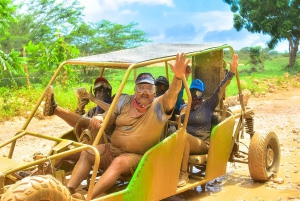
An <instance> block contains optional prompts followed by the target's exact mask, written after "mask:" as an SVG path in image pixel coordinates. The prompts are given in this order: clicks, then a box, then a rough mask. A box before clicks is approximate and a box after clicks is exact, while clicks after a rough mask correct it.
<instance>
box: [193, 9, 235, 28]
mask: <svg viewBox="0 0 300 201" xmlns="http://www.w3.org/2000/svg"><path fill="white" fill-rule="evenodd" d="M191 17H192V18H193V22H194V24H195V25H196V24H198V26H199V25H201V26H203V27H205V28H206V30H207V31H214V30H228V29H230V28H231V27H232V13H231V12H221V11H210V12H201V13H195V14H193V16H191Z"/></svg>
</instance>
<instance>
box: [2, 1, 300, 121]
mask: <svg viewBox="0 0 300 201" xmlns="http://www.w3.org/2000/svg"><path fill="white" fill-rule="evenodd" d="M17 2H19V3H17ZM224 2H225V3H228V4H229V5H230V6H231V8H232V11H233V12H235V13H236V14H235V17H234V19H235V20H234V27H235V28H236V29H237V30H241V29H242V28H246V29H247V30H248V31H250V32H261V31H262V32H264V33H266V34H269V35H270V36H271V41H270V43H269V47H270V48H273V47H275V45H276V44H277V42H278V41H280V40H284V39H287V40H289V44H290V48H291V53H290V54H289V53H283V54H281V53H278V52H276V51H272V50H271V49H269V48H265V49H262V48H261V47H259V46H258V47H245V48H243V49H241V50H239V51H237V53H238V54H239V58H240V64H244V65H241V66H240V68H239V72H240V73H239V74H240V80H241V84H242V87H243V88H246V89H248V90H250V91H251V92H252V94H262V93H267V92H268V91H269V90H270V88H274V90H278V89H282V88H287V87H288V86H293V87H298V86H299V81H298V80H297V79H298V78H297V77H294V76H295V75H297V72H298V71H299V68H300V63H299V60H298V61H297V59H296V57H297V56H298V57H299V53H298V55H297V51H298V45H299V34H298V32H299V31H298V26H295V22H296V21H295V20H297V19H298V16H299V9H298V7H297V5H298V4H297V2H296V1H290V2H291V3H290V4H289V3H288V2H287V1H283V0H280V1H278V2H279V3H277V4H276V5H275V4H274V5H273V3H272V2H271V3H270V5H268V6H265V5H263V6H261V5H260V4H261V3H264V2H259V1H254V0H249V1H248V0H247V1H246V0H243V1H232V0H224ZM247 6H250V9H244V7H247ZM0 8H2V9H0V18H1V20H0V44H1V45H0V94H1V95H0V121H5V120H8V119H10V118H12V117H14V116H24V117H26V116H27V115H28V114H29V112H30V110H31V109H32V108H33V107H34V105H35V103H36V102H37V100H38V98H39V97H40V96H41V94H42V93H43V90H44V88H45V86H46V85H47V83H48V82H49V80H50V78H51V76H52V75H53V73H54V71H55V70H56V69H57V67H58V65H59V64H60V63H61V62H63V61H65V60H66V59H70V58H77V57H81V56H86V55H94V54H99V53H106V52H110V51H115V50H121V49H126V48H133V47H137V46H140V45H143V44H145V43H147V42H150V41H149V40H148V39H147V38H146V36H147V34H146V33H145V32H143V31H142V30H138V29H136V28H135V27H136V26H137V24H136V23H135V22H132V23H130V24H128V25H122V24H115V23H112V22H110V21H107V20H103V21H100V22H93V23H90V22H84V21H83V13H82V11H83V7H82V6H81V5H80V3H79V1H78V0H68V1H64V2H61V1H57V0H25V1H22V2H20V1H13V0H4V1H1V2H0ZM259 9H265V10H262V11H260V10H259ZM24 10H26V12H22V11H24ZM272 10H280V12H277V13H276V15H275V14H274V13H273V14H272V16H273V15H274V16H273V17H267V18H266V17H265V16H268V15H269V14H270V12H271V11H272ZM244 11H246V13H244ZM248 12H249V13H248ZM247 14H251V15H247ZM248 16H249V18H247V17H248ZM251 16H254V17H255V18H251ZM256 16H257V17H256ZM282 16H283V17H284V18H282ZM257 21H258V23H257ZM283 22H284V23H283ZM274 23H275V25H273V24H274ZM277 24H281V25H282V26H277ZM246 25H248V26H246ZM269 27H278V29H272V30H269ZM287 30H288V32H287ZM116 33H118V34H116ZM297 34H298V35H297ZM230 57H231V56H230V54H229V52H225V60H226V61H230V60H231V58H230ZM286 67H289V68H286ZM149 68H151V70H149ZM147 71H150V72H151V73H152V74H153V75H154V77H157V76H159V75H165V69H164V68H155V67H146V68H143V69H138V70H137V72H136V73H137V74H138V73H140V72H147ZM169 72H171V70H170V69H169ZM97 75H99V71H95V70H94V69H93V68H92V67H89V68H88V67H84V68H79V67H76V68H73V67H71V66H65V67H64V69H63V70H62V72H61V74H59V76H58V78H57V82H56V83H55V84H54V87H55V95H56V99H57V102H58V103H59V105H60V106H62V107H64V108H66V109H69V110H72V111H74V110H75V108H76V106H77V105H76V103H77V100H76V97H75V93H74V89H76V88H77V87H87V88H89V86H91V85H93V80H94V79H95V77H96V76H97ZM123 76H124V72H120V71H118V70H109V72H105V77H106V78H107V79H108V80H109V81H110V83H111V85H112V86H113V93H115V92H116V90H117V89H118V88H119V85H120V82H121V80H122V78H123ZM133 80H134V75H133V73H132V75H130V78H129V82H128V83H127V84H126V86H125V89H124V91H123V92H124V93H128V94H131V93H133V85H134V82H133ZM253 81H255V82H253ZM58 82H59V83H60V84H58ZM189 82H191V80H189ZM257 83H259V84H257ZM235 89H236V86H235V82H234V81H233V82H232V84H231V85H230V86H229V87H228V92H227V95H235V94H236V93H237V91H236V90H235ZM63 92H64V93H63ZM65 92H67V95H65ZM62 94H64V95H62ZM92 106H93V104H92V103H90V104H89V105H88V107H92ZM87 109H88V108H87ZM36 115H37V116H38V117H40V118H43V115H41V112H40V113H39V114H36Z"/></svg>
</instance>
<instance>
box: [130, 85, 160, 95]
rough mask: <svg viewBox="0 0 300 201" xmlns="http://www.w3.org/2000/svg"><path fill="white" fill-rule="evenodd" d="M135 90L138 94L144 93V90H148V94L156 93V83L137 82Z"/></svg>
mask: <svg viewBox="0 0 300 201" xmlns="http://www.w3.org/2000/svg"><path fill="white" fill-rule="evenodd" d="M134 90H135V92H136V93H138V94H142V93H144V91H146V92H147V93H148V94H155V85H152V84H137V85H135V88H134Z"/></svg>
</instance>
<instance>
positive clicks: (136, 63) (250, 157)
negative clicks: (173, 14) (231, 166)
mask: <svg viewBox="0 0 300 201" xmlns="http://www.w3.org/2000/svg"><path fill="white" fill-rule="evenodd" d="M226 50H228V52H230V53H231V54H233V53H234V51H233V49H232V47H231V46H229V45H210V44H208V45H203V44H152V45H146V46H142V47H137V48H133V49H127V50H121V51H115V52H111V53H107V54H100V55H94V56H88V57H81V58H77V59H70V60H67V61H65V62H63V63H61V64H60V66H59V67H58V68H57V70H56V72H55V73H54V75H53V77H52V78H51V80H50V81H49V83H48V85H47V87H46V89H47V88H48V87H49V86H50V85H52V84H53V83H54V81H55V79H56V78H57V76H58V75H59V72H60V71H61V70H62V69H63V68H64V66H65V65H71V66H77V67H84V66H89V67H92V68H95V69H99V74H100V75H104V76H109V75H106V74H105V73H106V72H107V71H106V70H107V69H123V70H124V77H123V79H122V81H121V84H120V87H119V89H118V90H117V92H116V94H115V98H114V100H113V102H112V104H111V106H110V108H109V110H108V111H107V116H110V115H111V113H112V108H113V107H115V105H116V101H117V100H118V98H119V97H120V95H121V93H122V90H123V89H124V86H125V85H126V83H127V82H132V83H133V81H132V80H129V77H130V75H131V76H132V74H134V75H135V74H136V70H137V69H139V68H144V67H147V66H153V65H156V68H163V69H164V71H165V73H166V74H165V75H166V77H167V78H169V75H168V71H169V69H168V65H167V62H170V61H172V60H174V59H175V58H176V53H180V52H184V53H186V54H187V57H188V58H190V59H191V61H192V62H191V65H192V78H193V79H195V78H199V79H201V80H203V81H204V83H205V84H206V91H205V95H206V96H209V95H211V94H212V93H213V91H214V90H215V88H216V87H217V86H218V85H219V83H220V82H221V80H222V79H223V78H224V76H225V74H226V65H227V64H226V62H225V59H224V51H226ZM161 64H164V65H161ZM147 70H149V71H150V72H151V68H148V69H147ZM95 76H97V75H95ZM170 77H171V76H170ZM235 77H236V82H237V86H238V87H237V92H238V93H239V100H240V101H239V103H240V105H239V106H235V107H228V105H226V104H224V101H223V100H221V101H220V103H219V105H218V107H217V109H216V110H215V114H216V116H217V119H218V121H219V122H218V123H217V124H216V125H215V126H214V127H213V129H212V131H211V140H210V148H209V152H208V154H205V155H191V156H190V159H189V165H190V168H189V174H190V180H189V182H188V183H187V185H185V186H184V187H180V188H177V182H178V176H179V172H180V165H181V159H182V153H183V148H184V141H185V139H186V126H187V119H188V116H189V110H190V107H191V95H190V92H189V86H188V83H187V80H186V79H185V78H183V84H184V88H185V93H186V94H187V100H186V102H187V110H186V113H185V114H186V115H185V119H184V121H183V122H181V121H180V119H181V118H178V121H169V122H168V124H175V125H176V126H177V128H178V130H176V131H175V132H174V133H172V134H167V133H166V131H165V132H164V134H163V136H162V140H161V141H160V142H159V143H158V144H157V145H155V146H154V147H152V148H151V149H150V150H148V151H147V152H146V153H145V154H144V156H143V158H142V160H141V161H140V163H139V165H138V167H137V169H136V171H135V173H134V174H133V176H132V177H131V178H120V182H118V184H116V185H115V186H114V187H112V188H111V189H110V190H108V191H107V192H106V195H104V196H101V197H98V198H96V199H93V200H144V201H145V200H161V199H164V198H167V197H170V196H172V195H175V194H179V193H181V192H184V191H187V190H188V189H192V188H195V187H197V186H204V185H205V184H206V183H207V182H209V181H211V180H213V179H215V178H217V177H220V176H222V175H224V174H226V168H227V164H228V162H240V163H246V164H248V166H249V171H250V176H251V178H252V179H253V180H255V181H262V182H263V181H267V180H268V179H269V178H270V177H272V176H273V175H276V173H277V171H278V169H279V164H280V147H279V142H278V138H277V136H276V134H275V133H274V132H271V131H264V132H256V131H254V121H253V120H254V112H253V108H250V107H248V106H245V105H244V103H243V94H242V89H241V86H240V80H239V75H238V73H236V76H235ZM232 82H233V81H232ZM46 89H45V91H46ZM45 91H44V93H43V94H42V95H41V96H40V98H39V100H38V101H37V104H36V105H35V107H34V108H33V109H32V112H31V114H30V116H29V117H28V119H27V121H26V122H25V124H24V125H23V126H22V127H21V128H20V131H18V132H17V133H16V134H15V136H14V137H13V138H11V139H9V140H8V141H6V142H4V143H2V144H1V145H0V148H2V147H4V146H7V145H9V146H10V151H9V153H8V154H7V156H8V157H0V164H1V165H0V196H1V200H3V201H4V200H5V201H7V200H72V199H73V200H76V198H72V197H71V195H70V193H69V191H68V189H67V188H66V187H65V186H64V184H65V183H66V182H67V181H66V180H67V176H68V175H70V173H71V172H72V169H73V167H74V166H73V165H72V164H68V163H66V164H65V165H63V166H61V167H60V169H54V168H53V169H52V171H51V174H50V175H36V176H28V177H25V178H20V177H19V175H18V174H17V172H19V171H22V170H33V169H38V170H40V172H41V174H42V173H43V165H44V163H45V162H48V161H49V160H50V161H51V164H54V162H55V161H56V160H57V159H58V158H61V157H63V156H67V155H71V154H74V153H77V152H81V151H83V150H89V151H91V152H93V153H94V155H95V161H96V163H95V165H94V166H93V169H92V170H91V175H90V177H89V178H87V182H86V183H84V184H82V186H81V187H80V189H79V190H80V193H82V194H84V195H85V197H86V200H91V192H92V190H93V188H94V184H95V180H96V179H97V178H98V177H99V171H98V167H99V162H100V160H101V157H100V155H99V153H98V152H97V150H96V148H95V145H97V144H98V142H99V140H100V138H101V136H102V134H103V132H104V129H105V127H106V125H107V121H106V120H105V121H104V123H103V126H102V127H101V129H100V130H99V132H98V134H97V136H96V138H95V140H94V143H93V145H89V144H83V143H80V142H78V140H77V138H76V137H75V135H74V132H73V129H71V130H70V131H68V132H66V133H62V134H61V135H60V137H52V136H48V135H47V133H35V132H33V131H29V130H28V129H27V127H28V124H29V123H30V122H31V120H32V118H33V116H34V115H35V113H36V112H37V109H38V107H39V106H40V104H41V103H42V101H43V99H44V96H45ZM107 119H108V118H107ZM166 127H167V125H166ZM244 133H247V134H249V135H250V139H251V141H250V146H249V149H248V150H247V151H242V150H241V149H240V138H241V136H242V135H244ZM26 135H30V136H34V137H37V138H43V139H45V140H51V141H53V142H54V144H53V147H52V149H51V150H49V154H48V156H45V157H40V158H38V159H36V160H34V161H31V162H24V163H19V162H16V161H15V160H14V157H13V154H14V148H15V146H16V144H17V143H18V140H19V139H21V138H22V137H24V136H26ZM100 176H101V175H100Z"/></svg>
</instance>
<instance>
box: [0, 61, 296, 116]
mask: <svg viewBox="0 0 300 201" xmlns="http://www.w3.org/2000/svg"><path fill="white" fill-rule="evenodd" d="M287 60H288V58H286V57H282V56H277V57H273V58H271V59H268V60H266V61H265V68H264V71H263V72H262V71H260V70H257V71H256V72H254V71H251V70H250V69H251V67H250V66H249V65H240V66H239V69H238V71H239V78H240V83H241V87H242V89H248V90H249V91H251V93H252V94H254V93H257V94H263V93H268V90H269V88H270V86H271V87H274V88H276V89H278V90H281V89H285V88H287V87H296V88H297V87H300V78H299V76H300V75H299V74H300V73H299V72H300V65H298V63H297V65H296V66H295V67H294V68H292V69H288V70H287V69H286V68H285V66H286V64H287ZM240 63H246V60H241V61H240ZM227 69H229V68H227ZM168 71H169V73H170V76H171V77H172V76H173V73H172V72H171V70H170V69H168ZM141 72H151V73H152V74H153V76H154V77H155V78H156V77H158V76H159V75H165V74H166V72H165V68H164V67H157V66H153V67H145V68H140V69H137V72H136V74H139V73H141ZM95 77H96V76H94V75H92V76H91V75H90V77H89V78H87V79H85V81H84V82H82V81H80V82H79V83H74V84H71V85H70V86H69V87H67V89H65V88H64V87H62V86H61V85H59V84H57V83H55V84H54V92H55V99H56V101H57V102H58V105H59V106H61V107H63V108H65V109H68V110H71V111H75V109H76V108H77V98H76V95H75V90H76V89H77V88H79V87H85V88H87V89H88V90H89V89H90V87H91V86H92V85H93V79H94V78H95ZM105 77H106V78H107V79H108V80H109V82H110V84H111V85H112V88H113V91H112V93H113V94H115V93H116V92H117V90H118V88H119V86H120V84H121V80H122V79H123V77H124V70H116V69H113V70H110V71H108V72H105ZM82 80H83V79H82ZM253 81H256V82H258V84H257V83H254V82H253ZM188 83H189V84H190V83H191V79H189V80H188ZM44 87H45V86H42V85H41V84H33V86H32V87H31V89H27V88H25V87H21V88H19V89H10V88H8V87H0V94H1V96H0V122H1V121H7V120H10V119H12V118H13V117H15V116H23V117H27V116H28V115H29V114H30V111H31V110H32V109H33V108H34V106H35V104H36V103H37V100H38V99H39V98H40V97H41V94H42V93H43V91H44ZM133 89H134V73H131V75H130V76H129V79H128V82H127V83H126V85H125V87H124V90H123V93H127V94H133V93H134V90H133ZM237 93H238V90H237V83H236V80H235V78H233V80H232V82H231V84H230V85H229V86H228V87H227V91H226V95H227V96H233V95H236V94H237ZM184 98H185V99H186V95H185V96H184ZM94 106H95V105H94V104H93V103H91V102H90V103H89V104H88V105H87V106H86V110H88V109H89V108H91V107H94ZM41 113H42V110H41V109H40V110H39V114H36V116H37V117H40V118H43V115H41Z"/></svg>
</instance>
